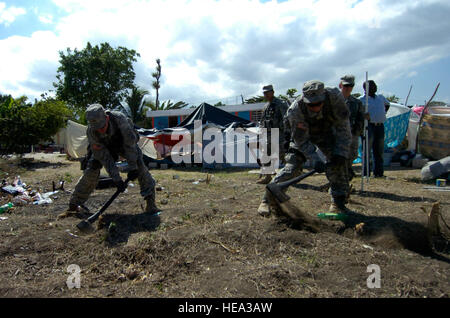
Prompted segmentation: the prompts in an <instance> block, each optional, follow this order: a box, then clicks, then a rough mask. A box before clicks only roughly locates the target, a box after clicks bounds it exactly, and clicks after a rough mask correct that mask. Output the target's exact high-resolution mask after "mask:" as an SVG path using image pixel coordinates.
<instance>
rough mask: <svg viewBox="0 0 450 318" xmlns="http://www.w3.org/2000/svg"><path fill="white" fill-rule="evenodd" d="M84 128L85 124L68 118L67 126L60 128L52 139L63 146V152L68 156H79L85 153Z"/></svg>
mask: <svg viewBox="0 0 450 318" xmlns="http://www.w3.org/2000/svg"><path fill="white" fill-rule="evenodd" d="M86 129H87V126H84V125H81V124H78V123H76V122H74V121H71V120H69V121H67V126H66V127H65V128H63V129H61V130H60V131H59V132H58V133H57V134H56V135H55V136H54V137H53V139H54V141H55V143H56V144H57V145H60V146H64V150H65V152H66V153H67V154H68V155H69V156H70V157H72V158H76V159H77V158H81V157H84V156H85V155H86V153H87V146H88V140H87V136H86Z"/></svg>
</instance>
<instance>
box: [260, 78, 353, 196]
mask: <svg viewBox="0 0 450 318" xmlns="http://www.w3.org/2000/svg"><path fill="white" fill-rule="evenodd" d="M311 87H315V88H317V87H319V90H318V92H319V93H318V94H319V95H321V96H322V97H321V98H322V99H323V98H324V100H323V102H324V103H323V106H322V110H321V111H320V112H318V113H314V112H312V111H310V110H309V109H308V107H307V106H306V102H305V100H308V99H307V98H309V97H308V96H309V95H310V94H311ZM314 94H315V93H314V92H313V95H314ZM310 100H311V99H310ZM310 102H311V101H310ZM313 103H315V102H313ZM286 120H287V121H288V122H289V126H290V129H291V143H290V147H289V150H288V153H287V155H286V165H285V167H284V168H283V169H282V170H281V171H280V172H279V173H278V174H277V175H276V176H275V178H274V179H273V180H272V181H271V182H273V183H278V182H282V181H286V180H290V179H292V178H294V177H296V176H297V175H299V174H300V173H301V171H302V167H303V164H304V163H305V162H306V160H307V157H308V158H310V159H312V160H319V157H318V155H317V153H316V145H317V146H318V148H319V149H320V150H321V151H322V152H323V154H324V155H325V156H326V158H327V161H328V163H327V165H326V169H325V170H326V171H325V172H326V176H327V178H328V180H329V181H330V192H331V196H332V201H333V202H334V203H338V204H343V202H344V201H345V197H346V195H347V193H348V190H349V183H348V176H347V164H346V162H341V163H340V164H335V163H334V162H333V160H332V158H333V157H334V156H336V155H337V156H340V157H343V158H345V159H347V160H348V157H349V152H350V140H351V131H350V122H349V111H348V108H347V106H346V104H345V100H344V97H343V96H342V94H341V92H340V91H339V89H337V88H328V87H327V88H324V87H323V83H321V82H319V81H309V82H306V83H305V85H304V86H303V95H302V96H301V97H298V98H297V99H296V100H295V101H294V103H292V105H291V106H290V107H289V109H288V111H287V113H286ZM268 198H269V196H268V193H267V191H266V194H265V195H264V198H263V200H262V202H266V203H267V202H268Z"/></svg>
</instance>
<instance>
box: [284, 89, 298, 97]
mask: <svg viewBox="0 0 450 318" xmlns="http://www.w3.org/2000/svg"><path fill="white" fill-rule="evenodd" d="M297 92H298V91H297V89H296V88H289V89H288V90H287V91H286V95H287V96H289V98H296V97H297V96H296V95H295V94H296V93H297Z"/></svg>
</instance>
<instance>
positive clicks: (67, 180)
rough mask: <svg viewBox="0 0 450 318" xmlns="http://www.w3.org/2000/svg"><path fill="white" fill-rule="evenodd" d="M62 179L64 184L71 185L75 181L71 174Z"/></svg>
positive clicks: (66, 174)
mask: <svg viewBox="0 0 450 318" xmlns="http://www.w3.org/2000/svg"><path fill="white" fill-rule="evenodd" d="M62 179H63V180H64V182H67V183H71V182H72V181H73V176H72V175H71V174H70V173H68V172H66V173H65V174H64V176H63V177H62Z"/></svg>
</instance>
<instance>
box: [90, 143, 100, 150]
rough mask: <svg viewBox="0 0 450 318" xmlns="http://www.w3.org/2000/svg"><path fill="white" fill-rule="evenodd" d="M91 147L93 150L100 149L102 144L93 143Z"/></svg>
mask: <svg viewBox="0 0 450 318" xmlns="http://www.w3.org/2000/svg"><path fill="white" fill-rule="evenodd" d="M92 149H94V150H100V149H102V145H99V144H93V145H92Z"/></svg>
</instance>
